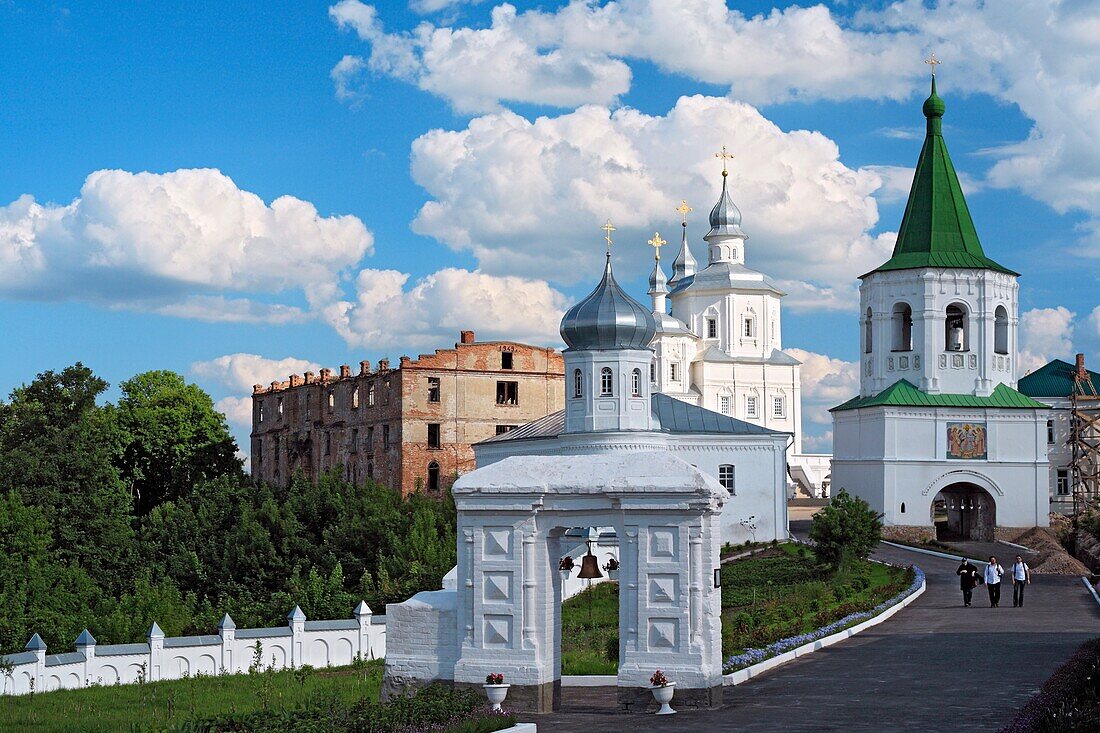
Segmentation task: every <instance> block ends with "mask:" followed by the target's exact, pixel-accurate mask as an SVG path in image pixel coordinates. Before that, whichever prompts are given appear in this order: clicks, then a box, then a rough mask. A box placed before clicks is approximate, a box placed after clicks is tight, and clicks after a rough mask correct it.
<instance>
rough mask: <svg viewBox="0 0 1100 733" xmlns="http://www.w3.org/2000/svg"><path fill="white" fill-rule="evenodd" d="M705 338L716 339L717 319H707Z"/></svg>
mask: <svg viewBox="0 0 1100 733" xmlns="http://www.w3.org/2000/svg"><path fill="white" fill-rule="evenodd" d="M707 338H708V339H716V338H718V319H717V318H708V319H707Z"/></svg>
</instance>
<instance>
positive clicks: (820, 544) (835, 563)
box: [810, 489, 882, 570]
mask: <svg viewBox="0 0 1100 733" xmlns="http://www.w3.org/2000/svg"><path fill="white" fill-rule="evenodd" d="M881 520H882V515H881V514H877V513H876V512H875V511H874V510H873V509H871V506H870V505H869V504H868V503H867V502H866V501H864V500H863V499H860V498H857V497H854V496H851V495H850V494H849V493H848V492H846V491H845V490H844V489H841V490H840V493H838V494H837V495H836V496H834V497H833V498H832V501H830V502H829V505H828V506H826V507H824V508H823V509H822V510H821V511H819V512H818V513H817V514H815V515H814V518H813V522H812V523H811V525H810V539H811V540H813V541H814V544H815V550H814V551H815V553H816V554H817V558H818V560H820V561H821V562H822V563H824V564H825V565H827V566H828V567H830V568H832V569H833V570H836V569H838V568H840V567H841V566H842V565H844V563H845V561H846V560H848V559H849V558H859V559H866V558H867V557H868V556H869V555H870V554H871V553H872V552H873V551H874V549H875V546H876V545H878V543H879V540H881V539H882V521H881Z"/></svg>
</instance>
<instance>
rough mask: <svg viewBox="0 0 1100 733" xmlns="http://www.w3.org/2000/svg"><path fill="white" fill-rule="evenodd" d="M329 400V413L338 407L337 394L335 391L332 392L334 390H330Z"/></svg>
mask: <svg viewBox="0 0 1100 733" xmlns="http://www.w3.org/2000/svg"><path fill="white" fill-rule="evenodd" d="M327 399H328V411H329V412H332V410H333V408H335V407H336V393H335V392H333V391H332V390H331V389H330V390H329V391H328V397H327Z"/></svg>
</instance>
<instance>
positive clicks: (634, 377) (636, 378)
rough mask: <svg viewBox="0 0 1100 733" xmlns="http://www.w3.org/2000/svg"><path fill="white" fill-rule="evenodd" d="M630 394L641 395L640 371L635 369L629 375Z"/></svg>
mask: <svg viewBox="0 0 1100 733" xmlns="http://www.w3.org/2000/svg"><path fill="white" fill-rule="evenodd" d="M630 394H631V395H633V396H634V397H641V396H642V372H641V370H640V369H635V370H634V371H633V372H632V373H631V375H630Z"/></svg>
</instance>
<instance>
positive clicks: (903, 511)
mask: <svg viewBox="0 0 1100 733" xmlns="http://www.w3.org/2000/svg"><path fill="white" fill-rule="evenodd" d="M901 513H902V514H905V502H904V501H903V502H902V503H901Z"/></svg>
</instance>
